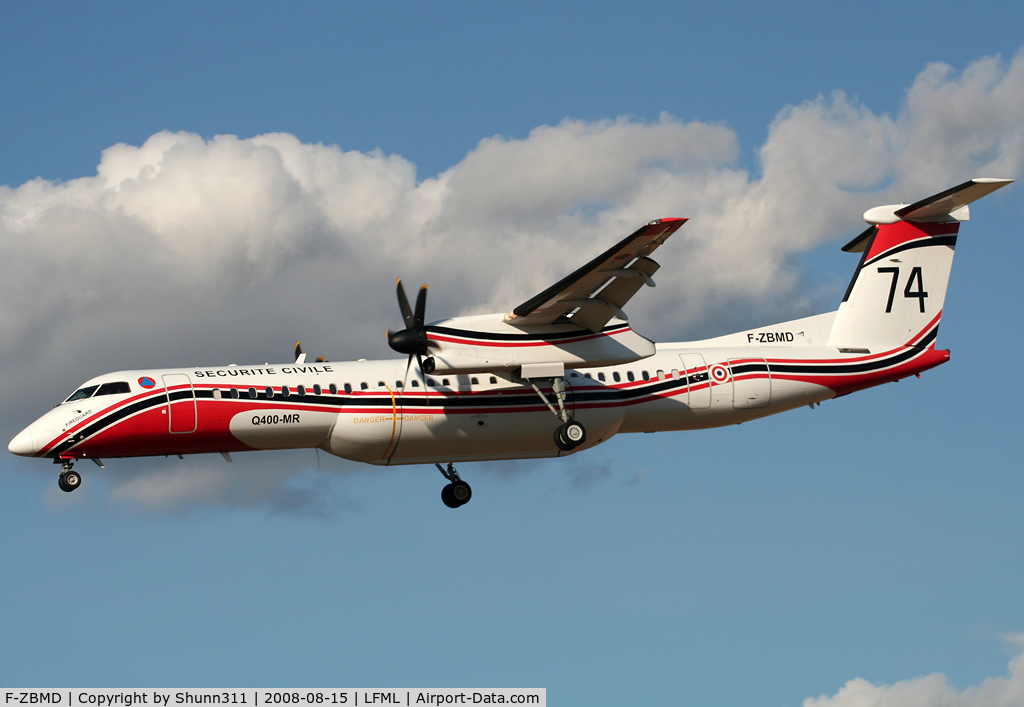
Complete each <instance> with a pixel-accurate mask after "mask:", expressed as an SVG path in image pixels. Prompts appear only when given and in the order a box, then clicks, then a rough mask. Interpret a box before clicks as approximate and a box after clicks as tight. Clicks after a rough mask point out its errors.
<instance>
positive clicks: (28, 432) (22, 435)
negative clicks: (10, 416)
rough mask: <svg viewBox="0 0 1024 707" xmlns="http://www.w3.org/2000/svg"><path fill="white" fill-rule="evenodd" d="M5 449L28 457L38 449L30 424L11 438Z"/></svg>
mask: <svg viewBox="0 0 1024 707" xmlns="http://www.w3.org/2000/svg"><path fill="white" fill-rule="evenodd" d="M7 449H8V450H10V451H11V452H14V453H15V454H19V455H21V456H23V457H30V456H32V455H33V454H35V453H36V452H38V451H39V449H38V448H37V447H36V441H35V435H34V434H33V433H32V426H31V425H29V426H28V427H26V428H25V429H23V430H22V431H21V432H19V433H18V435H17V436H16V437H15V438H14V439H12V440H11V443H10V444H8V445H7Z"/></svg>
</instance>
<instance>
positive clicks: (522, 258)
mask: <svg viewBox="0 0 1024 707" xmlns="http://www.w3.org/2000/svg"><path fill="white" fill-rule="evenodd" d="M741 156H742V153H741V149H740V146H739V144H738V141H737V138H736V135H735V133H734V132H733V131H732V130H731V129H729V128H728V127H727V126H725V125H721V124H709V123H701V122H685V121H681V120H678V119H676V118H674V117H672V116H670V115H667V114H665V115H662V116H661V117H660V118H659V119H658V120H655V121H643V120H637V119H633V118H618V119H614V120H600V121H593V122H588V121H582V120H573V119H566V120H564V121H562V122H561V123H559V124H558V125H553V126H541V127H538V128H536V129H534V130H533V131H531V132H530V134H529V135H528V136H526V137H524V138H518V139H512V138H507V137H502V136H494V137H489V138H486V139H483V140H481V141H480V143H479V144H478V145H477V146H476V148H475V149H473V150H472V151H471V152H470V153H469V154H468V155H466V157H465V159H463V160H462V161H461V162H459V163H458V164H456V165H454V166H452V167H451V168H450V169H448V170H446V171H444V172H442V173H441V174H438V175H435V176H432V177H429V178H426V179H417V176H416V168H415V165H413V164H412V163H410V162H409V161H408V160H406V159H404V158H403V157H401V156H399V155H392V154H385V153H383V152H380V151H376V152H372V153H361V152H355V151H345V150H344V149H342V148H341V147H338V146H334V145H322V144H306V143H302V142H300V141H299V140H298V139H297V138H295V137H294V136H293V135H289V134H286V133H275V134H268V135H260V136H256V137H252V138H247V139H241V138H238V137H235V136H231V135H220V136H217V137H214V138H213V139H210V140H205V139H203V138H201V137H199V136H197V135H195V134H192V133H187V132H180V133H170V132H161V133H157V134H156V135H153V136H152V137H150V138H149V139H148V140H146V141H145V143H144V144H142V145H141V146H132V145H125V144H118V145H114V146H112V147H110V148H108V149H107V150H105V151H104V152H103V154H102V157H101V159H100V162H99V165H98V168H97V173H96V175H94V176H85V177H81V178H79V179H73V180H70V181H66V182H53V181H48V180H45V179H35V180H32V181H30V182H27V183H25V184H22V185H18V186H14V187H0V243H2V244H3V248H4V251H3V252H4V254H5V258H4V259H3V262H0V332H2V333H3V336H2V337H0V362H2V363H0V373H2V376H0V394H2V398H0V399H2V400H3V403H2V405H3V406H4V408H5V414H4V419H5V420H7V421H9V424H11V425H12V427H11V428H10V429H8V430H7V433H8V435H13V434H14V432H16V431H17V430H16V429H15V427H16V426H18V423H19V421H21V420H24V421H25V422H27V421H28V420H27V419H25V418H26V417H29V416H31V415H32V414H33V413H36V414H37V413H39V412H42V410H41V409H38V408H37V407H33V406H34V405H38V400H39V398H40V396H42V397H43V398H48V399H52V400H57V399H59V398H60V397H61V396H63V395H64V394H66V393H67V392H69V391H70V390H71V389H73V387H74V386H75V385H76V384H77V383H79V382H80V381H81V380H83V379H85V378H88V377H91V376H93V375H96V374H99V373H101V372H104V371H109V370H117V369H122V368H134V367H159V366H182V365H202V364H212V363H224V362H235V363H252V362H262V361H268V360H275V359H276V360H283V359H284V358H286V356H287V354H288V352H289V351H290V349H291V346H292V345H293V342H294V341H295V340H296V339H300V338H301V339H302V340H303V341H304V344H305V348H306V350H307V351H310V352H312V353H313V354H314V355H316V354H321V353H323V354H325V355H327V357H328V358H332V359H347V358H358V357H376V356H387V355H390V353H391V352H390V350H389V349H387V348H386V344H385V339H384V334H383V332H384V329H385V328H386V327H388V326H391V327H394V326H396V325H397V324H398V323H399V316H398V311H397V305H396V304H395V301H394V292H393V286H394V280H395V278H396V277H397V276H404V277H406V278H407V279H408V281H409V282H412V283H415V284H419V282H429V283H430V284H431V286H432V287H431V290H430V302H429V303H428V316H429V317H430V318H442V317H445V316H452V315H457V314H467V313H477V312H484V311H507V310H508V309H510V308H512V307H513V306H515V305H517V304H519V303H520V302H522V301H523V300H525V299H527V298H528V297H530V296H532V295H533V294H535V293H536V292H538V291H540V290H541V289H542V288H544V287H546V286H547V285H549V284H550V283H552V282H554V281H555V280H556V279H558V278H559V277H561V276H563V275H564V274H566V273H567V272H568V271H570V270H571V269H573V268H574V267H577V266H578V265H579V264H580V263H582V262H584V261H585V260H586V259H588V258H590V257H592V256H593V255H594V254H596V253H597V252H600V251H601V250H602V249H604V248H605V247H607V246H608V245H609V244H611V243H613V242H614V241H615V240H617V239H619V238H621V237H623V236H624V235H626V234H627V233H629V232H631V231H632V230H633V229H635V228H636V227H638V226H639V225H640V224H642V223H644V222H646V221H648V220H650V219H652V218H658V217H663V216H688V217H691V218H692V221H691V222H690V223H688V224H687V225H686V226H685V227H684V228H683V229H682V230H681V231H680V232H679V233H678V234H677V235H676V236H674V237H673V240H672V241H670V242H669V243H668V244H667V245H666V246H665V247H663V248H662V249H660V250H659V251H658V254H657V257H658V260H659V261H660V262H661V263H662V265H663V269H662V271H661V273H659V276H658V277H657V280H658V285H659V286H658V289H657V290H655V291H653V292H647V293H643V296H642V297H637V298H636V302H633V303H630V305H629V307H628V311H629V313H630V315H631V316H632V320H633V323H634V325H635V326H637V327H638V328H639V329H640V331H642V332H646V333H648V334H650V335H657V336H658V337H659V338H663V339H664V338H677V339H678V338H684V337H685V338H700V337H703V336H706V335H711V334H718V333H723V332H722V330H721V328H722V327H723V326H725V325H729V326H732V325H735V326H738V327H742V326H753V325H756V324H762V323H767V321H766V319H767V318H769V317H775V316H778V317H790V316H802V315H806V314H811V313H813V312H814V311H821V310H823V309H825V308H826V307H825V306H822V305H823V304H825V303H822V302H818V301H817V300H816V294H815V292H814V291H813V290H812V289H810V288H808V287H807V286H806V285H805V284H804V281H803V279H802V277H801V273H800V272H799V271H798V269H797V268H796V267H795V265H794V263H795V259H796V257H797V256H799V255H800V254H801V253H804V252H806V251H808V250H810V249H813V248H814V247H816V246H818V245H820V244H822V243H823V242H825V241H827V240H830V239H839V238H843V237H846V236H849V235H850V234H852V233H853V232H856V231H858V230H860V228H859V227H860V226H861V225H862V224H859V223H858V219H859V215H860V213H861V211H862V210H863V209H865V208H867V207H870V206H874V205H877V204H881V203H891V202H893V201H899V200H910V199H914V198H919V197H921V196H923V195H927V194H929V193H932V192H934V191H936V190H939V189H943V188H945V187H948V186H950V185H952V184H956V183H958V182H960V181H962V180H965V179H968V178H970V177H973V176H997V177H1016V176H1019V174H1020V172H1021V167H1022V164H1024V54H1021V55H1018V56H1017V57H1015V58H1014V59H1013V60H1012V61H1010V62H1008V63H1006V62H1002V61H1000V60H999V59H995V58H985V59H981V60H979V61H977V62H975V63H974V64H972V65H971V66H969V67H967V68H966V69H965V70H964V71H962V72H960V73H957V72H956V71H955V70H954V69H952V68H951V67H949V66H945V65H942V64H934V65H930V66H928V67H927V68H926V69H925V70H924V71H923V72H922V73H921V74H920V75H919V76H918V77H917V78H916V80H915V81H914V82H913V84H912V85H911V87H910V88H909V89H908V91H907V97H906V102H905V103H904V105H902V106H901V107H900V108H899V110H898V111H897V112H895V113H893V114H890V113H877V112H875V111H874V110H872V109H871V108H870V107H868V106H865V105H863V104H861V103H859V102H857V101H856V100H853V99H851V98H850V97H848V96H846V95H845V94H843V93H841V92H836V93H834V94H832V95H829V96H820V97H818V98H815V99H813V100H809V101H807V102H805V103H803V104H800V105H796V106H789V107H786V108H784V109H783V110H782V111H780V113H779V114H778V116H777V117H776V118H775V120H774V121H773V123H772V125H771V126H770V128H769V132H768V137H767V139H766V141H765V143H764V145H762V146H761V147H760V150H759V152H758V157H759V170H758V172H757V173H751V172H749V171H748V170H745V169H743V168H742V167H741V166H740V158H741ZM852 265H853V264H852V263H851V267H852ZM832 305H834V302H828V303H827V305H826V306H828V307H830V306H832ZM69 362H73V365H70V364H69ZM197 468H198V467H197ZM176 473H179V474H188V473H190V472H186V471H182V472H176ZM224 473H227V472H226V471H220V472H217V473H213V474H211V475H210V478H208V479H205V480H203V481H202V482H198V481H197V480H196V479H194V478H190V479H186V478H185V477H183V476H182V477H177V478H170V477H167V478H164V477H153V478H147V479H144V480H139V481H130V480H126V481H125V482H124V485H123V486H119V487H118V488H117V489H116V491H115V493H114V495H115V498H116V499H120V500H125V501H127V500H130V501H131V502H133V503H137V504H140V505H141V506H143V507H150V506H151V505H152V504H154V503H156V502H157V499H160V498H165V497H167V498H180V497H181V494H182V491H181V489H182V488H183V487H188V486H190V485H191V484H192V483H193V482H195V483H200V484H201V485H202V487H203V488H204V489H205V491H204V492H203V494H204V495H203V498H225V497H226V496H224V494H221V495H218V492H216V489H215V488H214V487H217V485H218V484H220V483H223V481H222V480H220V478H221V475H222V474H224ZM283 478H287V475H285V476H283V477H281V478H279V479H278V483H279V484H280V483H283V482H282V481H281V479H283ZM183 502H184V501H183Z"/></svg>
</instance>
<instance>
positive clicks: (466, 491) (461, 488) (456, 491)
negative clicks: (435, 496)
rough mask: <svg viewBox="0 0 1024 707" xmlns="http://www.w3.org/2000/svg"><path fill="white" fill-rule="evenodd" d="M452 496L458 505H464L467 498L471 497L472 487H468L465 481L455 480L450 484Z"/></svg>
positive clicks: (467, 501) (467, 500)
mask: <svg viewBox="0 0 1024 707" xmlns="http://www.w3.org/2000/svg"><path fill="white" fill-rule="evenodd" d="M451 488H452V498H454V499H455V501H456V503H458V504H459V505H460V506H464V505H466V504H467V503H469V499H471V498H473V489H471V488H470V487H469V484H467V483H466V482H465V481H456V482H455V483H453V484H451Z"/></svg>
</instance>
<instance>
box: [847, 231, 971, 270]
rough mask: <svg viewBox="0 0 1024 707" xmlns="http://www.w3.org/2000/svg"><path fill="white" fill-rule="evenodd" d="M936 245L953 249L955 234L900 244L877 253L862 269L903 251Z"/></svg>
mask: <svg viewBox="0 0 1024 707" xmlns="http://www.w3.org/2000/svg"><path fill="white" fill-rule="evenodd" d="M937 245H943V246H948V247H950V248H953V247H955V246H956V234H952V235H947V236H929V237H927V238H922V239H921V240H916V241H908V242H906V243H903V244H900V245H898V246H896V247H895V248H890V249H889V250H887V251H885V252H884V253H879V254H878V255H876V256H875V257H874V258H872V259H871V260H868V261H867V262H865V263H864V265H863V266H862V267H866V266H868V265H871V264H873V263H877V262H878V261H879V260H881V259H882V258H889V257H892V256H893V255H896V254H897V253H902V252H903V251H906V250H913V249H914V248H930V247H932V246H937ZM865 252H867V251H865Z"/></svg>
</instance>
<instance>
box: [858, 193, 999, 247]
mask: <svg viewBox="0 0 1024 707" xmlns="http://www.w3.org/2000/svg"><path fill="white" fill-rule="evenodd" d="M1012 181H1013V180H1012V179H988V178H978V179H972V180H971V181H969V182H964V183H963V184H960V185H958V186H955V187H953V188H951V189H947V190H946V191H943V192H939V193H938V194H935V195H933V196H929V197H927V198H925V199H921V200H920V201H915V202H914V203H913V204H909V205H904V204H891V205H888V206H876V207H875V208H873V209H868V210H867V211H865V212H864V220H865V221H867V222H868V223H870V224H872V225H875V226H881V225H884V224H890V223H897V222H899V221H917V222H919V223H921V222H925V223H944V222H947V221H967V220H969V219H970V218H971V213H970V210H969V209H968V208H967V205H968V204H970V203H971V202H972V201H977V200H978V199H980V198H981V197H983V196H985V195H986V194H991V193H992V192H994V191H995V190H996V189H999V188H1001V187H1005V186H1006V185H1007V184H1009V183H1011V182H1012ZM862 235H863V234H862ZM858 238H859V237H858ZM855 241H856V239H855ZM850 245H853V243H851V244H848V245H847V247H846V248H844V249H843V250H848V252H849V251H853V252H856V251H855V250H854V249H853V248H851V247H850Z"/></svg>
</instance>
